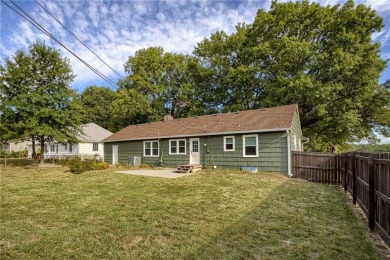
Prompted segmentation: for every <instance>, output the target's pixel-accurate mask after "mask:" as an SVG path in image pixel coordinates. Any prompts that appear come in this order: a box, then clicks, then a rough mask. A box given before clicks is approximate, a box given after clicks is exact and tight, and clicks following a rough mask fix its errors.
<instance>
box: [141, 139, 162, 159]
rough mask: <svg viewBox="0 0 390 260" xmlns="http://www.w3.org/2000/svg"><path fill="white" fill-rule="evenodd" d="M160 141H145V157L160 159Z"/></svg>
mask: <svg viewBox="0 0 390 260" xmlns="http://www.w3.org/2000/svg"><path fill="white" fill-rule="evenodd" d="M158 155H159V149H158V141H144V156H145V157H158Z"/></svg>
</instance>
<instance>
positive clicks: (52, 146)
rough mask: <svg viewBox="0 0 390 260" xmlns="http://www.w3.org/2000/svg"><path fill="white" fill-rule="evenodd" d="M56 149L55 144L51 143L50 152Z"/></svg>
mask: <svg viewBox="0 0 390 260" xmlns="http://www.w3.org/2000/svg"><path fill="white" fill-rule="evenodd" d="M54 149H55V146H54V144H51V145H50V152H54Z"/></svg>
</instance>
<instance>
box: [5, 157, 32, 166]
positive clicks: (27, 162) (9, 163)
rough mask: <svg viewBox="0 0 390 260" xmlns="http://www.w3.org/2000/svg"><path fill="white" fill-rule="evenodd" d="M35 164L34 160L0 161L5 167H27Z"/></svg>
mask: <svg viewBox="0 0 390 260" xmlns="http://www.w3.org/2000/svg"><path fill="white" fill-rule="evenodd" d="M33 163H34V160H33V159H30V158H7V159H0V164H1V165H3V166H5V165H7V166H27V165H32V164H33Z"/></svg>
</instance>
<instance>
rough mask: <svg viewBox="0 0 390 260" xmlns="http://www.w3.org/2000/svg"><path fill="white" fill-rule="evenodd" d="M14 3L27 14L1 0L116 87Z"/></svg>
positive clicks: (114, 85) (113, 83) (114, 84)
mask: <svg viewBox="0 0 390 260" xmlns="http://www.w3.org/2000/svg"><path fill="white" fill-rule="evenodd" d="M10 1H11V3H12V4H14V5H15V6H16V7H17V8H18V9H19V10H20V11H22V12H23V13H24V14H25V15H26V16H27V17H28V18H30V19H31V20H29V19H28V18H27V17H26V16H24V15H23V14H21V13H20V12H18V11H17V10H15V9H14V8H13V7H12V6H10V5H9V4H7V3H6V2H5V1H4V0H1V2H2V3H4V4H5V5H6V6H8V7H9V8H10V9H12V10H13V11H14V12H15V13H17V14H18V15H20V16H21V17H23V18H24V19H25V20H27V21H28V22H29V23H31V24H32V25H33V26H34V27H36V28H38V29H39V30H40V31H41V32H43V33H44V34H46V35H47V36H49V37H50V38H51V39H52V40H54V41H55V42H57V43H58V44H59V45H61V46H62V47H64V48H65V49H66V50H67V51H69V52H70V53H71V54H72V55H73V56H75V57H76V58H77V59H78V60H79V61H81V62H82V63H83V64H84V65H85V66H87V67H88V68H89V69H90V70H92V71H93V72H94V73H95V74H97V75H98V76H99V77H100V78H102V79H103V80H104V81H105V82H107V83H108V84H110V85H111V86H113V87H114V88H116V87H117V86H116V83H115V82H113V81H112V80H110V79H109V78H108V77H106V76H105V75H104V74H102V73H101V72H100V71H98V70H97V69H95V68H94V67H92V66H91V65H90V64H88V63H87V62H86V61H84V60H83V59H82V58H80V57H79V56H78V55H77V54H75V53H74V52H72V51H71V50H70V49H69V48H68V47H66V46H65V45H64V44H63V43H62V42H61V41H59V40H58V39H57V38H56V37H54V36H53V35H52V34H51V33H50V32H49V31H47V30H46V29H45V28H44V27H43V26H42V25H40V24H39V23H38V22H37V21H35V20H34V19H33V18H32V17H31V16H30V15H28V14H27V13H26V12H25V11H24V10H23V9H22V8H20V7H19V6H18V5H17V4H16V3H14V2H13V1H12V0H10Z"/></svg>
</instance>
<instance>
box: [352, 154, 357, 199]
mask: <svg viewBox="0 0 390 260" xmlns="http://www.w3.org/2000/svg"><path fill="white" fill-rule="evenodd" d="M351 160H352V203H353V204H354V205H356V196H357V194H356V193H357V185H356V184H357V181H356V160H355V152H353V153H352V158H351Z"/></svg>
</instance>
